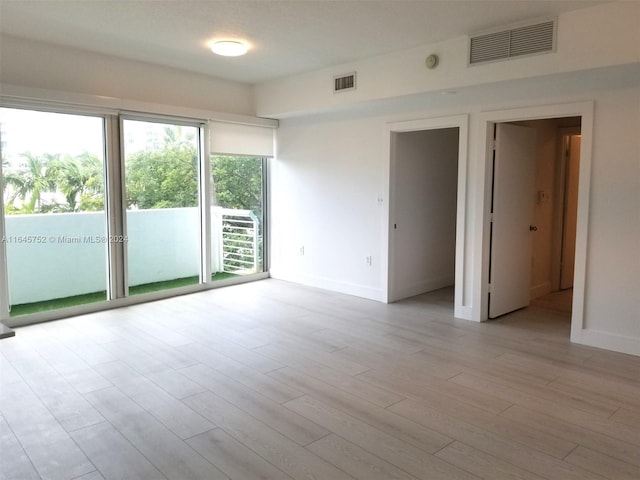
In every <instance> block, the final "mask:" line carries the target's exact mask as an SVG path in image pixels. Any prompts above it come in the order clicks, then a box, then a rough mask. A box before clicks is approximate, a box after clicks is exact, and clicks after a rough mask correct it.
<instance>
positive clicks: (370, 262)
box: [367, 256, 373, 267]
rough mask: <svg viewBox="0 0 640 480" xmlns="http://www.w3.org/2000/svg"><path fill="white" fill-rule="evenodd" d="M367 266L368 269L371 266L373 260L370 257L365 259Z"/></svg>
mask: <svg viewBox="0 0 640 480" xmlns="http://www.w3.org/2000/svg"><path fill="white" fill-rule="evenodd" d="M367 265H369V266H370V267H372V266H373V259H372V258H371V256H369V257H367Z"/></svg>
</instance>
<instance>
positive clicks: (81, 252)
mask: <svg viewBox="0 0 640 480" xmlns="http://www.w3.org/2000/svg"><path fill="white" fill-rule="evenodd" d="M211 210H212V220H213V225H214V228H215V231H214V232H213V235H212V237H211V250H212V252H214V257H215V258H214V259H213V262H212V263H213V265H212V271H213V272H217V271H221V270H222V261H221V256H222V237H221V235H222V215H221V209H220V208H219V207H213V208H212V209H211ZM5 224H6V235H7V239H8V241H7V243H6V245H7V261H8V267H9V290H10V301H11V304H12V305H18V304H21V303H31V302H38V301H41V300H51V299H54V298H64V297H69V296H74V295H82V294H85V293H94V292H100V291H103V290H106V285H107V273H106V266H107V246H106V244H105V243H104V241H103V240H100V239H101V238H104V236H105V225H106V219H105V216H104V213H103V212H95V213H70V214H64V213H56V214H41V215H7V216H6V217H5ZM127 229H128V232H129V235H128V238H127V240H128V241H127V249H128V252H127V253H128V260H129V262H128V269H129V271H128V274H129V285H142V284H145V283H152V282H160V281H164V280H174V279H176V278H186V277H191V276H197V275H198V274H199V273H200V220H199V211H198V209H197V208H195V207H193V208H166V209H155V210H133V211H129V212H128V213H127ZM216 233H217V235H216ZM29 239H30V240H29Z"/></svg>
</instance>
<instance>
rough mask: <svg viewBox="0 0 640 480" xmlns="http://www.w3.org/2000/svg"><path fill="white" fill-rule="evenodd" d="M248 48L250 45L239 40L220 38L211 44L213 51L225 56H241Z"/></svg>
mask: <svg viewBox="0 0 640 480" xmlns="http://www.w3.org/2000/svg"><path fill="white" fill-rule="evenodd" d="M248 50H249V46H248V45H247V44H246V43H243V42H240V41H238V40H219V41H217V42H213V43H212V44H211V51H212V52H213V53H215V54H217V55H222V56H223V57H239V56H240V55H244V54H245V53H247V51H248Z"/></svg>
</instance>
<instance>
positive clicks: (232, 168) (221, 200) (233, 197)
mask: <svg viewBox="0 0 640 480" xmlns="http://www.w3.org/2000/svg"><path fill="white" fill-rule="evenodd" d="M211 171H212V177H213V192H214V203H215V204H216V205H219V206H221V207H224V208H237V209H240V210H252V211H253V212H255V213H256V214H258V215H259V214H260V212H262V159H261V158H256V157H235V156H214V157H213V158H212V162H211Z"/></svg>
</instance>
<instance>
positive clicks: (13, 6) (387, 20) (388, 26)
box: [0, 0, 603, 83]
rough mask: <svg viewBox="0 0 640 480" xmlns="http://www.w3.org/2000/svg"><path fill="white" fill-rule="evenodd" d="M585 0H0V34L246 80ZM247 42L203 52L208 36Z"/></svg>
mask: <svg viewBox="0 0 640 480" xmlns="http://www.w3.org/2000/svg"><path fill="white" fill-rule="evenodd" d="M596 3H603V2H602V1H585V0H572V1H564V0H552V1H546V0H446V1H435V0H413V1H412V0H379V1H375V0H258V1H255V0H254V1H249V0H220V1H218V0H207V1H205V0H172V1H166V0H154V1H152V0H83V1H82V0H48V1H33V0H0V33H2V34H6V35H12V36H16V37H22V38H28V39H33V40H40V41H45V42H51V43H55V44H60V45H66V46H70V47H75V48H81V49H85V50H89V51H95V52H100V53H104V54H108V55H114V56H119V57H125V58H129V59H133V60H140V61H145V62H150V63H155V64H160V65H165V66H170V67H175V68H179V69H184V70H189V71H192V72H197V73H201V74H206V75H212V76H216V77H220V78H225V79H229V80H235V81H239V82H245V83H259V82H263V81H266V80H270V79H273V78H276V77H280V76H286V75H291V74H295V73H301V72H305V71H312V70H316V69H320V68H323V67H327V66H331V65H337V64H341V63H346V62H350V61H354V60H359V59H362V58H367V57H371V56H376V55H380V54H384V53H389V52H393V51H398V50H402V49H405V48H410V47H416V46H419V45H423V44H429V43H433V42H437V41H441V40H445V39H449V38H454V37H457V36H460V35H465V34H469V33H474V32H477V31H482V30H485V29H488V28H493V27H499V26H502V25H508V24H511V23H515V22H518V21H522V20H528V19H535V18H540V17H546V16H554V15H558V14H560V13H562V12H566V11H569V10H574V9H578V8H583V7H587V6H591V5H594V4H596ZM220 37H239V38H242V39H246V40H248V41H249V42H250V44H251V50H250V52H249V53H248V54H247V55H246V56H244V57H237V58H222V57H217V56H215V55H213V54H212V53H210V51H209V50H208V49H207V46H206V44H207V41H208V40H210V39H212V38H220Z"/></svg>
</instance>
